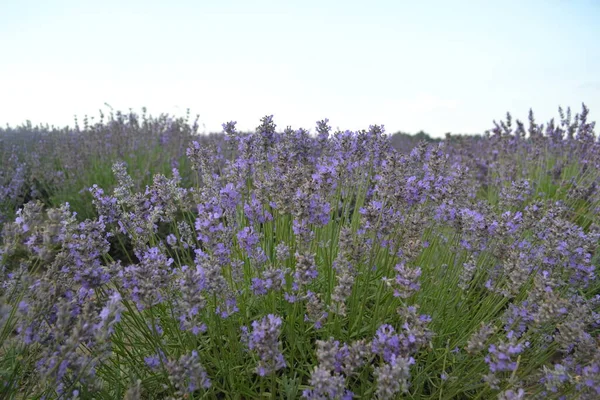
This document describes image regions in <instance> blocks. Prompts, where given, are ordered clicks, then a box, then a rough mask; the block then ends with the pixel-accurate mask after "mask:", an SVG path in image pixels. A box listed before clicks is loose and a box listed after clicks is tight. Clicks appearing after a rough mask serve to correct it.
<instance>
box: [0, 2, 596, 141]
mask: <svg viewBox="0 0 600 400" xmlns="http://www.w3.org/2000/svg"><path fill="white" fill-rule="evenodd" d="M599 19H600V1H597V0H589V1H584V0H581V1H579V0H573V1H556V0H547V1H537V0H527V1H520V0H519V1H513V0H504V1H475V0H473V1H460V0H455V1H433V0H429V1H427V0H424V1H414V0H409V1H401V0H390V1H377V0H370V1H350V0H343V1H327V0H317V1H312V0H303V1H285V0H279V1H275V0H273V1H266V0H265V1H252V0H219V1H216V0H215V1H203V0H196V1H178V0H172V1H152V0H144V1H127V0H104V1H98V0H94V1H87V0H62V1H61V0H35V1H34V0H20V1H17V0H13V1H1V2H0V125H2V126H4V125H5V124H7V123H9V124H10V125H11V126H14V125H18V124H21V123H24V122H25V121H26V120H30V121H32V123H34V124H38V123H42V124H46V123H48V124H50V125H57V126H64V125H67V124H68V125H73V121H74V119H73V117H74V115H77V116H78V118H79V120H80V121H81V119H82V118H83V116H84V115H86V114H87V115H89V116H91V117H95V118H96V119H97V118H98V117H99V115H100V112H99V110H102V111H103V112H104V113H105V114H107V113H108V112H109V111H110V108H109V106H110V107H112V108H113V109H114V110H122V111H124V112H125V111H128V110H129V109H130V108H131V109H133V110H134V111H137V112H139V111H140V110H141V108H142V107H147V109H148V111H149V113H151V114H153V115H158V114H160V113H169V114H172V115H174V116H184V115H185V111H186V109H188V108H189V109H190V112H191V114H192V115H196V114H199V115H200V118H199V123H200V131H202V132H207V133H208V132H219V131H221V124H222V123H224V122H227V121H237V122H238V124H237V126H238V129H240V130H253V129H254V128H255V127H257V126H258V125H259V124H260V118H261V117H263V116H265V115H271V114H272V115H274V121H275V123H276V124H277V126H278V127H279V128H281V129H284V128H285V127H287V126H291V127H292V128H294V129H297V128H300V127H302V128H306V129H311V131H313V132H314V127H315V125H316V124H315V122H316V121H318V120H321V119H324V118H329V120H330V125H331V126H332V127H333V128H334V129H341V130H346V129H349V130H359V129H368V127H369V126H370V125H373V124H377V125H384V126H385V129H386V131H387V132H388V133H394V132H397V131H404V132H410V133H415V132H417V131H419V130H424V131H425V132H427V133H429V134H431V135H432V136H436V137H441V136H443V135H444V134H445V133H446V132H452V133H483V132H484V131H485V130H487V129H490V128H492V127H493V121H494V120H500V119H503V118H504V117H505V115H506V112H510V113H511V114H512V115H513V117H515V118H518V119H521V120H523V121H525V120H526V119H527V113H528V111H529V109H530V108H532V109H533V111H534V113H535V116H536V120H537V121H538V122H547V121H548V120H549V119H550V118H556V119H558V107H559V106H562V107H563V108H565V109H566V108H567V107H571V109H572V111H573V114H575V112H580V111H581V104H582V103H585V104H586V105H587V106H588V107H589V108H590V118H591V120H596V119H597V116H598V115H600V114H599V113H600V23H598V21H599ZM105 104H108V105H109V106H107V105H105Z"/></svg>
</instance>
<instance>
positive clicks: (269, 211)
mask: <svg viewBox="0 0 600 400" xmlns="http://www.w3.org/2000/svg"><path fill="white" fill-rule="evenodd" d="M559 113H560V115H561V121H560V124H559V125H558V126H557V125H555V124H554V122H553V121H551V122H550V123H549V124H548V125H547V127H546V128H544V127H543V126H541V125H538V124H536V123H535V120H534V118H533V114H532V113H531V114H530V117H529V128H528V129H527V130H526V129H525V126H524V124H522V123H521V122H520V121H516V122H515V123H514V124H513V121H512V118H511V116H510V114H509V115H507V119H506V121H503V122H500V123H496V125H495V128H494V129H493V130H492V131H490V132H488V134H487V135H486V136H484V137H483V138H472V139H468V138H452V137H448V138H447V139H446V140H445V141H444V142H442V143H433V144H425V143H421V144H420V145H418V146H416V147H414V148H413V149H412V150H411V151H410V152H399V151H397V150H396V149H395V148H394V147H393V146H392V145H391V142H390V140H389V137H388V136H387V135H386V134H385V131H384V128H383V127H382V126H371V127H370V128H369V129H368V130H365V131H359V132H351V131H344V132H341V131H340V132H332V130H331V128H330V127H329V126H328V121H327V120H323V121H319V122H318V123H317V127H316V135H311V134H310V133H309V132H308V131H306V130H304V129H298V130H292V129H290V128H287V129H285V130H284V131H283V132H279V131H277V129H276V125H275V123H274V120H273V117H272V116H267V117H265V118H263V119H262V120H261V124H260V125H259V126H258V127H257V128H256V131H255V132H254V133H243V132H239V131H237V129H236V124H235V123H234V122H229V123H226V124H224V125H223V140H216V139H215V140H212V141H207V140H204V141H201V140H200V139H199V138H196V137H194V136H192V135H191V132H194V131H195V129H196V128H197V126H194V125H193V126H189V125H185V124H183V125H182V122H181V121H179V122H177V121H173V120H169V119H164V118H159V119H158V120H156V121H154V120H148V119H146V117H145V116H142V121H140V120H139V119H138V117H137V116H136V115H135V114H133V113H131V114H130V115H129V117H128V118H126V117H125V116H124V115H122V114H118V115H117V118H116V119H115V118H111V120H110V121H109V122H108V123H106V124H104V123H102V122H101V123H99V124H96V125H91V126H90V125H89V124H88V123H87V122H85V125H84V129H83V131H81V132H80V135H79V136H76V135H70V134H66V135H65V136H64V137H61V136H60V135H58V136H56V137H55V136H53V135H54V134H53V133H48V132H46V133H39V134H40V135H42V136H44V135H46V136H47V138H46V139H44V140H49V141H52V140H54V141H53V142H52V143H54V144H53V145H55V146H63V147H64V146H67V147H68V146H71V147H68V148H69V149H90V148H91V146H100V147H99V148H101V149H102V150H101V151H100V153H101V154H102V155H101V156H99V158H96V159H85V157H84V158H82V159H73V160H71V159H67V158H52V157H50V158H49V159H50V160H53V161H52V162H57V160H59V161H60V163H59V168H58V170H59V171H62V172H63V174H62V175H61V174H58V175H56V176H63V177H64V179H65V182H71V183H72V182H79V183H78V184H80V183H82V179H87V178H91V177H94V176H96V177H100V176H105V177H109V178H106V179H103V180H97V181H94V180H91V181H89V182H87V183H86V185H87V186H86V187H85V191H84V192H85V193H86V196H88V197H87V198H86V200H85V201H87V202H88V203H87V206H86V207H91V209H92V210H93V212H90V213H84V215H79V214H77V213H75V212H74V211H73V209H72V208H71V205H70V204H69V203H61V204H55V201H56V199H57V198H58V197H54V200H52V201H49V202H44V201H40V200H39V199H38V201H36V196H31V199H30V200H31V201H27V202H25V197H22V193H23V189H22V187H23V185H25V186H27V184H26V183H21V182H27V179H28V178H27V177H28V176H30V175H28V174H31V173H32V172H31V171H40V170H41V169H44V168H43V167H42V166H43V165H45V164H44V163H46V162H48V161H46V160H43V159H42V158H38V159H35V158H23V160H24V161H19V160H21V159H20V158H16V156H15V157H13V158H10V157H8V158H4V159H3V160H9V161H10V163H12V164H14V165H16V167H14V168H13V169H10V170H9V169H6V170H3V171H8V172H4V175H2V176H0V179H2V186H1V188H2V190H3V193H5V194H7V197H8V198H9V199H10V201H11V202H12V203H11V204H12V206H11V207H14V215H13V216H12V217H11V218H10V219H7V220H6V221H5V223H4V226H3V230H2V241H1V248H0V260H1V263H0V274H1V277H2V279H1V280H0V281H1V282H2V285H1V286H0V299H1V302H0V340H1V342H2V345H1V346H0V355H1V356H2V357H1V361H0V393H1V394H2V396H4V397H7V398H11V397H12V398H73V399H76V398H94V399H96V398H106V399H114V398H125V399H143V398H156V399H169V398H186V399H191V398H260V397H277V398H298V397H302V398H309V399H351V398H378V399H393V398H402V397H411V398H436V399H440V398H448V399H463V398H465V399H466V398H499V399H517V398H534V399H535V398H540V399H541V398H581V399H586V398H589V399H593V398H597V397H598V396H600V351H598V347H599V346H598V338H599V334H600V330H599V328H600V317H599V316H600V291H599V288H600V285H599V284H598V278H597V276H596V272H595V269H596V266H597V264H598V257H597V250H598V244H599V239H600V224H599V221H598V211H599V210H600V205H599V201H600V198H599V196H600V195H599V194H598V189H597V187H598V183H599V182H598V180H599V179H600V174H599V173H598V172H597V171H598V170H599V169H598V166H599V164H600V163H599V160H600V142H599V141H598V139H597V138H596V136H595V132H594V124H593V123H589V122H587V116H588V110H587V108H586V107H585V106H584V107H583V111H582V113H581V114H580V115H577V116H576V117H575V119H574V120H572V119H571V116H570V110H568V111H567V115H566V116H565V115H564V113H563V111H562V110H560V111H559ZM513 125H516V127H515V126H513ZM22 129H25V128H22ZM27 129H30V130H31V129H32V128H30V127H29V128H27ZM165 131H167V132H169V133H165ZM86 132H88V133H89V132H96V133H103V134H104V135H105V136H104V137H105V138H108V139H109V140H108V141H107V142H105V143H97V142H96V139H95V138H94V137H92V135H89V134H87V133H86ZM177 132H179V133H177ZM182 132H183V133H182ZM37 134H38V133H36V132H34V137H35V135H37ZM112 135H115V136H117V137H118V139H117V140H116V141H111V140H110V138H111V137H112ZM136 135H140V136H139V137H138V136H136ZM156 135H158V138H159V139H158V140H159V141H158V142H156V141H154V142H152V141H151V140H150V139H152V140H156V137H157V136H156ZM178 135H179V136H178ZM49 138H52V139H49ZM61 138H62V139H64V140H62V139H61ZM59 139H60V140H59ZM213 139H214V138H213ZM37 140H38V139H35V140H34V143H35V146H38V145H40V144H39V143H40V142H39V141H37ZM173 142H175V144H174V145H173V148H172V149H171V150H173V152H166V153H167V155H158V154H157V153H156V148H157V147H156V144H157V143H160V144H162V145H164V146H168V143H173ZM148 143H150V144H148ZM117 144H118V145H117ZM184 144H185V145H184ZM65 148H66V147H65ZM125 152H132V153H133V152H137V153H138V154H125ZM2 154H4V153H2ZM39 154H41V152H40V153H39ZM148 154H151V155H154V156H156V157H159V158H160V157H174V156H173V155H179V154H181V155H183V154H186V156H187V157H188V161H186V162H185V163H183V162H181V163H176V162H175V161H176V159H175V158H171V159H169V160H167V159H165V160H164V161H165V162H167V161H168V163H169V164H170V165H169V168H168V169H163V170H160V171H155V172H156V173H155V174H153V175H152V176H145V171H146V170H145V169H143V168H144V167H143V164H140V162H139V160H142V159H143V158H144V156H146V155H148ZM3 157H6V156H3ZM150 159H151V160H152V157H151V158H150ZM90 160H92V161H90ZM132 160H138V161H137V162H132ZM9 161H6V162H9ZM3 162H4V161H3ZM36 163H37V164H36ZM90 163H91V164H90ZM90 165H92V166H90ZM86 168H92V170H93V171H94V172H93V173H91V174H89V175H86V174H85V173H82V174H80V175H77V172H76V171H78V170H79V169H86ZM184 168H187V171H184ZM9 175H10V176H9ZM40 179H41V180H43V181H44V182H51V180H50V179H49V178H47V177H46V178H44V179H42V178H40ZM61 179H62V178H61ZM140 182H144V183H145V184H144V185H140ZM50 186H51V185H48V187H50ZM72 188H73V186H71V190H73V189H72ZM53 190H54V189H53ZM79 190H80V188H78V189H77V192H79ZM19 193H20V194H19ZM65 193H66V192H65ZM19 196H21V198H19ZM7 204H8V203H7Z"/></svg>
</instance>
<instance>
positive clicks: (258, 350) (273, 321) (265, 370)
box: [242, 314, 286, 376]
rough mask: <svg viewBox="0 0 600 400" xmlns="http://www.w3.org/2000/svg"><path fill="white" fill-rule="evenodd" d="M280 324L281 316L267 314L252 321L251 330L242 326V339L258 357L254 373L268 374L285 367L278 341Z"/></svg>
mask: <svg viewBox="0 0 600 400" xmlns="http://www.w3.org/2000/svg"><path fill="white" fill-rule="evenodd" d="M281 325H282V320H281V317H278V316H276V315H273V314H269V315H267V316H266V317H264V318H262V319H261V320H258V321H253V322H252V332H249V331H248V328H247V327H245V326H244V327H242V341H243V342H244V343H246V345H247V346H248V348H249V349H250V350H251V351H253V352H254V353H255V354H256V355H257V356H258V358H259V361H258V365H257V367H256V373H257V374H258V375H260V376H266V375H270V374H272V373H275V372H276V371H278V370H280V369H282V368H285V367H286V362H285V359H284V358H283V354H282V352H281V346H282V345H281V342H280V341H279V335H280V334H281Z"/></svg>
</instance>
